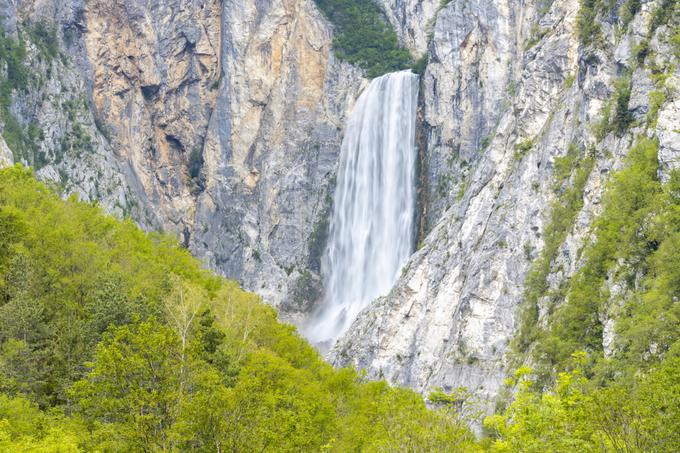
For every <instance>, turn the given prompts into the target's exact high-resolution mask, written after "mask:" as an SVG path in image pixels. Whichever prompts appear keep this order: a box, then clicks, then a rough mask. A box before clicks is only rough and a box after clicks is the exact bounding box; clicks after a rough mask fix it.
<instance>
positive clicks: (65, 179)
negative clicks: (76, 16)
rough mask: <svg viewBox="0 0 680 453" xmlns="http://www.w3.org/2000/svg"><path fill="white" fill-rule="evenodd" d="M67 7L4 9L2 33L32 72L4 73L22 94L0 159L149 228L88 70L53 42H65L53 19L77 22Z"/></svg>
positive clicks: (7, 122) (7, 119)
mask: <svg viewBox="0 0 680 453" xmlns="http://www.w3.org/2000/svg"><path fill="white" fill-rule="evenodd" d="M61 6H64V8H61V7H57V5H50V4H49V3H48V4H44V3H39V4H32V3H30V2H17V3H15V2H3V3H2V5H1V7H0V20H1V21H2V27H3V30H4V31H5V33H6V36H8V37H9V38H11V39H12V40H14V41H15V42H17V43H20V44H19V45H20V47H21V48H22V49H24V54H23V57H22V60H21V64H22V65H23V67H25V68H26V70H25V74H24V75H23V76H17V75H16V74H13V75H10V74H8V72H7V71H8V68H7V67H6V66H3V68H2V74H1V76H0V78H2V80H3V81H5V80H7V79H8V78H9V77H13V78H14V82H13V83H14V85H16V87H15V88H14V89H13V90H11V94H10V96H9V105H8V106H7V110H6V113H3V118H2V123H3V124H2V134H3V136H4V137H3V140H2V143H3V145H4V146H2V148H3V151H1V152H0V153H1V154H4V155H5V158H4V160H5V164H9V163H11V162H21V163H24V164H28V165H32V166H33V167H34V169H35V170H36V175H37V176H38V177H39V178H41V179H43V180H46V181H50V182H52V183H56V184H58V185H59V186H61V187H62V188H63V191H64V193H65V195H69V194H73V193H75V194H78V196H79V197H80V198H81V199H83V200H85V201H91V202H94V201H97V202H98V203H100V204H101V205H102V206H103V207H104V208H105V209H107V210H108V211H109V212H112V213H115V214H118V215H126V214H132V215H134V216H135V217H136V218H138V219H140V221H142V222H145V221H146V219H147V212H145V210H144V209H143V207H141V206H140V205H139V204H138V203H137V201H136V195H135V193H134V190H133V189H132V188H131V187H130V185H129V184H128V181H127V178H126V175H127V174H128V168H127V167H126V166H125V165H124V164H123V163H121V162H120V161H119V160H118V159H116V153H115V150H114V147H113V146H112V145H111V143H110V141H109V139H108V133H107V131H106V130H105V128H104V127H103V125H102V123H100V122H99V121H98V118H97V115H96V112H94V111H93V109H92V108H91V105H90V103H89V101H88V97H87V83H86V80H85V79H84V78H83V77H82V71H81V70H80V68H78V67H77V66H76V65H75V64H74V60H73V59H72V58H70V57H69V56H68V54H67V52H66V51H65V50H64V49H60V48H59V47H58V44H57V42H53V41H54V40H56V39H57V36H58V30H57V29H56V28H55V27H56V26H55V24H54V23H53V22H52V21H53V19H54V18H55V17H56V18H58V19H63V20H64V21H65V23H66V22H69V21H71V20H73V14H72V10H71V9H70V8H67V7H66V6H65V5H61ZM69 23H70V22H69ZM10 137H11V138H12V140H11V141H10ZM10 144H11V145H12V146H8V145H10ZM10 149H11V151H10ZM8 151H9V152H8Z"/></svg>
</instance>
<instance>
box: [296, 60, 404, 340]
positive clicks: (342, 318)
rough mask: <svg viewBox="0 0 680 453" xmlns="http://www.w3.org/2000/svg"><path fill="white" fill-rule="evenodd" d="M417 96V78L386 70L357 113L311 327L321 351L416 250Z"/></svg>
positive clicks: (349, 132)
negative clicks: (320, 295)
mask: <svg viewBox="0 0 680 453" xmlns="http://www.w3.org/2000/svg"><path fill="white" fill-rule="evenodd" d="M417 97H418V76H416V75H415V74H412V73H411V72H410V71H402V72H396V73H392V74H387V75H384V76H382V77H379V78H376V79H374V80H373V81H372V82H371V84H370V85H369V86H368V88H367V89H366V91H364V92H363V93H362V94H361V96H360V97H359V100H358V101H357V103H356V105H355V107H354V110H353V111H352V113H351V115H350V118H349V122H348V124H347V129H346V132H345V137H344V139H343V141H342V150H341V156H340V166H339V168H338V175H337V186H336V189H335V198H334V206H333V214H332V217H331V225H330V235H329V243H328V248H327V250H326V255H325V257H324V261H323V276H324V282H325V288H326V292H325V297H324V300H323V303H322V305H321V307H319V310H318V311H317V312H316V313H315V314H314V315H313V316H312V317H311V319H310V320H309V322H308V323H307V326H306V328H305V329H304V331H305V333H306V335H307V337H308V338H309V339H310V340H311V341H312V342H313V343H316V344H317V345H318V346H319V347H321V348H328V347H330V346H332V344H333V343H334V342H335V340H336V339H337V338H338V337H339V336H340V335H341V334H342V333H343V332H345V330H347V328H349V326H350V324H351V323H352V321H354V319H355V318H356V316H357V315H358V314H359V312H360V311H361V310H362V309H363V308H364V307H366V305H367V304H368V303H370V302H371V301H372V300H373V299H375V298H377V297H379V296H383V295H385V294H387V293H388V292H389V290H390V289H391V288H392V286H393V285H394V283H395V281H396V279H397V277H398V276H399V273H400V272H401V268H402V266H403V265H404V263H405V262H406V260H407V259H408V257H409V255H410V254H411V252H412V251H413V242H414V217H415V205H416V189H415V184H416V181H415V179H416V178H415V165H416V150H415V122H416V102H417Z"/></svg>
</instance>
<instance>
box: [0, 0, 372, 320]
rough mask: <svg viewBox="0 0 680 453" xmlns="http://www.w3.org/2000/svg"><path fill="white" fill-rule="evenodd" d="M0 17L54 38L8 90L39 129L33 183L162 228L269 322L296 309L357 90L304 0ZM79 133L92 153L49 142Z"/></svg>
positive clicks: (15, 12)
mask: <svg viewBox="0 0 680 453" xmlns="http://www.w3.org/2000/svg"><path fill="white" fill-rule="evenodd" d="M0 13H1V14H2V17H3V23H4V25H5V28H7V29H10V31H11V29H12V27H14V28H15V29H16V28H17V27H18V29H19V30H20V31H21V30H28V29H29V27H30V26H31V24H34V23H38V22H39V21H40V23H43V22H44V23H45V24H48V25H49V24H53V23H54V24H55V27H56V29H55V36H54V39H55V40H58V41H59V42H60V44H61V49H60V50H59V52H60V56H61V57H60V58H53V59H52V60H50V61H49V62H47V63H45V62H38V63H37V64H38V67H39V68H40V69H41V71H42V73H45V74H48V73H49V74H51V76H50V77H48V81H47V82H46V83H41V84H40V88H39V89H38V90H35V91H33V93H34V95H29V96H26V95H25V94H24V93H15V95H14V97H13V98H14V99H15V100H16V102H15V103H16V105H17V107H16V108H15V109H14V110H16V111H17V112H18V113H17V114H18V115H19V116H20V117H21V118H20V119H22V123H23V124H24V126H26V127H28V125H29V123H31V122H35V123H37V124H39V126H40V127H41V128H42V130H43V131H44V132H45V136H46V139H45V140H44V141H43V142H42V144H41V145H40V146H41V147H42V148H41V153H42V155H44V158H43V160H44V164H42V165H41V166H40V169H39V170H38V172H37V174H38V176H39V177H41V178H43V179H52V180H55V181H57V182H60V183H62V184H64V183H65V181H68V182H67V183H66V187H65V188H66V193H71V192H78V193H80V194H81V196H83V198H85V199H87V200H95V199H99V200H102V203H103V205H104V206H105V208H107V210H109V211H110V212H117V213H119V214H121V215H122V214H132V216H133V218H135V220H137V221H138V222H139V223H140V224H141V225H142V226H144V227H146V228H163V229H165V230H166V231H169V232H173V233H175V234H177V235H178V237H179V238H180V239H181V240H182V241H183V242H184V243H185V244H186V245H187V246H188V247H190V248H191V250H192V251H193V252H194V253H195V254H196V255H197V256H199V257H202V258H204V259H205V261H206V262H207V263H208V264H209V265H210V266H211V267H212V268H214V269H215V270H217V271H218V272H221V273H223V274H224V275H226V276H228V277H231V278H235V279H238V280H240V281H241V282H242V283H243V284H244V286H245V287H246V288H247V289H250V290H254V291H257V292H258V293H260V294H261V295H263V296H264V297H265V299H266V300H267V301H268V302H270V303H272V304H274V305H281V304H282V303H283V305H281V309H282V313H283V315H284V317H285V316H287V313H290V316H294V313H297V312H300V311H304V310H307V309H309V305H310V304H311V303H313V302H314V301H315V299H316V298H317V296H318V294H319V291H320V278H319V275H318V274H319V257H320V254H321V251H322V248H323V246H324V241H325V233H326V223H325V221H326V218H327V217H328V209H329V205H330V199H329V195H328V194H329V190H331V189H330V188H329V186H330V185H332V182H333V174H334V171H335V167H336V163H337V157H338V153H339V149H340V142H341V131H342V127H343V126H344V119H345V115H346V113H347V111H348V110H349V108H350V106H351V105H352V103H353V102H354V100H355V98H356V96H357V94H358V91H359V90H360V88H361V86H362V84H363V83H364V80H363V78H362V75H361V73H360V71H358V70H357V69H356V68H354V67H352V66H349V65H347V64H343V63H341V62H339V61H336V60H335V59H334V58H333V56H332V54H331V29H330V27H329V25H328V24H327V22H326V21H325V19H323V17H322V16H321V15H320V13H319V12H318V10H317V9H316V7H315V5H314V3H313V1H312V0H271V1H257V2H252V1H238V0H231V1H225V2H218V1H210V0H206V1H197V2H189V3H186V2H180V1H175V0H167V1H160V2H137V1H122V2H107V1H99V0H95V1H93V2H87V4H85V3H84V2H82V1H80V0H70V1H61V0H53V1H48V2H32V1H24V2H21V3H20V4H19V7H18V8H16V9H15V8H13V7H12V4H10V3H8V4H7V5H5V2H3V8H0ZM20 34H21V33H20ZM22 36H23V35H22ZM32 55H36V57H35V58H38V56H39V55H40V52H39V49H37V48H36V49H34V51H31V52H29V56H30V58H31V61H30V63H31V64H32V65H33V64H34V63H35V62H34V57H33V56H32ZM42 79H43V78H42V77H41V81H42ZM52 96H54V97H59V98H61V99H62V100H61V101H59V103H56V104H55V103H54V102H52V101H51V99H52ZM45 98H47V101H45V100H44V99H45ZM72 101H73V102H72ZM65 102H67V104H65ZM36 110H38V111H37V112H36ZM25 112H26V113H25ZM74 128H77V129H78V130H77V131H75V132H74V131H73V129H74ZM83 131H84V132H83ZM81 136H86V137H87V143H86V144H89V146H88V148H92V153H93V155H92V157H91V158H90V157H89V156H84V155H83V154H82V153H81V150H82V148H83V146H82V143H80V142H77V143H73V144H72V145H73V146H72V148H73V149H74V151H73V153H70V152H69V151H68V149H66V148H64V147H63V146H59V143H60V141H62V142H63V141H64V140H67V141H68V140H70V141H68V144H71V142H72V141H74V140H75V139H80V137H81ZM60 137H66V138H63V139H62V138H60ZM74 137H75V139H74ZM83 140H85V139H83ZM83 140H81V141H83ZM69 149H70V148H69ZM75 150H77V151H75ZM76 152H77V154H75V153H76ZM5 160H7V159H5ZM15 160H21V159H15ZM27 163H29V164H33V162H31V161H29V162H27ZM37 167H38V166H37V165H36V168H37ZM71 186H72V187H71ZM116 187H120V188H119V189H116ZM290 319H293V318H290Z"/></svg>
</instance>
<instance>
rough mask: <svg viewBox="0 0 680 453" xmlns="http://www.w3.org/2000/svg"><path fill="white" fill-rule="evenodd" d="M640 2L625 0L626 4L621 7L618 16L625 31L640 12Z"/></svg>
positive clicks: (637, 0)
mask: <svg viewBox="0 0 680 453" xmlns="http://www.w3.org/2000/svg"><path fill="white" fill-rule="evenodd" d="M640 7H641V4H640V0H626V2H625V3H624V4H623V5H621V10H620V12H619V16H620V19H621V27H622V28H623V29H625V28H626V27H627V26H628V24H629V23H630V21H631V20H633V17H635V15H636V14H637V13H638V12H639V11H640Z"/></svg>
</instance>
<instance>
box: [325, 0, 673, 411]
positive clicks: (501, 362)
mask: <svg viewBox="0 0 680 453" xmlns="http://www.w3.org/2000/svg"><path fill="white" fill-rule="evenodd" d="M411 3H412V4H417V3H418V2H417V1H415V0H414V1H413V2H411ZM541 5H542V6H541ZM541 5H533V4H523V3H518V2H515V1H513V0H508V1H493V2H491V1H484V0H478V1H472V2H451V3H450V4H448V6H446V7H445V8H444V9H442V10H441V11H440V12H439V14H438V16H437V19H436V25H435V28H434V34H433V38H432V41H431V42H430V44H429V50H428V53H429V60H430V64H429V66H428V67H427V70H426V72H425V74H424V76H423V80H422V88H421V93H422V99H421V107H420V108H421V117H422V121H423V125H422V127H423V128H424V130H423V134H424V136H425V140H424V142H425V143H426V147H427V148H426V149H427V151H426V152H425V153H424V155H425V156H426V160H425V162H423V171H424V172H425V178H424V179H426V180H427V181H428V183H429V184H428V187H427V197H426V199H427V201H428V205H427V208H428V210H427V212H426V213H425V220H426V222H427V226H426V229H425V231H426V232H427V236H426V237H425V238H424V240H423V242H422V244H421V246H420V248H419V250H418V251H417V252H416V253H415V254H414V255H413V257H412V258H411V260H410V261H409V262H408V263H407V265H406V266H405V269H404V271H403V273H402V276H401V278H400V279H399V281H398V282H397V284H396V285H395V287H394V289H393V290H392V291H391V292H390V294H389V295H388V296H386V297H383V298H380V299H378V300H377V301H375V302H374V303H373V304H372V305H371V306H369V307H368V308H367V309H366V310H364V311H363V312H362V314H360V315H359V317H358V319H357V320H356V321H355V323H354V324H353V326H352V327H351V328H350V330H349V332H347V334H346V335H345V336H344V337H343V338H341V339H340V340H339V342H338V344H336V346H335V348H334V349H333V350H332V351H331V353H330V359H331V360H332V361H333V363H335V364H337V365H353V366H356V367H358V368H364V369H366V370H367V372H368V375H369V377H374V378H386V379H387V380H389V381H390V382H393V383H396V384H399V385H404V386H409V387H412V388H415V389H417V390H419V391H421V392H423V393H427V392H429V391H431V390H432V389H434V388H437V387H441V388H443V389H444V390H450V389H452V388H455V387H458V386H466V387H468V388H470V389H471V390H473V391H474V392H475V393H477V395H479V396H480V397H481V398H482V399H483V400H484V401H487V402H489V401H492V400H493V399H494V398H495V397H496V395H497V394H498V392H499V390H500V388H501V386H502V382H503V379H504V377H505V376H506V372H507V367H508V366H509V362H508V358H509V355H508V354H509V352H510V349H509V344H510V342H511V341H512V339H513V336H514V334H515V331H516V328H517V318H518V314H519V310H520V306H521V303H522V300H523V292H524V279H525V277H526V275H527V272H528V270H529V269H530V266H531V263H532V261H533V260H535V259H536V257H538V256H539V254H540V253H541V252H542V250H543V247H544V245H545V243H544V233H545V228H546V227H547V224H548V223H549V218H550V213H551V205H552V203H553V202H555V200H556V199H557V197H558V194H559V192H560V190H561V189H559V188H558V189H557V190H556V188H555V184H556V176H555V171H554V168H555V161H556V159H557V158H560V157H562V156H565V155H566V154H567V152H568V150H569V148H570V145H572V146H575V147H577V148H578V149H584V150H585V149H592V150H593V151H592V152H593V153H594V155H595V156H596V157H595V162H594V166H593V169H592V171H591V172H590V175H589V177H588V179H587V182H586V184H585V187H584V188H583V207H582V208H581V210H580V212H578V213H577V214H576V215H575V222H574V225H573V228H572V230H571V232H570V233H569V234H568V235H567V238H566V239H565V241H564V242H563V244H562V245H561V246H560V247H559V250H558V253H557V254H556V256H555V257H554V259H553V260H551V264H552V265H551V272H550V274H549V275H548V277H547V282H548V284H549V285H550V286H551V287H557V286H559V285H560V283H561V282H564V281H565V279H566V278H568V277H569V276H570V275H573V273H574V272H575V270H576V269H578V267H579V264H580V261H579V256H580V251H581V250H582V248H583V247H584V245H585V244H586V243H587V241H588V237H589V234H590V225H591V223H592V219H593V217H594V216H596V215H597V214H598V213H599V209H600V207H599V205H600V199H601V196H602V193H603V191H604V189H605V186H606V184H605V183H606V180H607V176H608V174H609V173H610V172H611V171H612V170H614V169H616V168H618V167H619V166H620V165H621V164H622V160H623V156H625V154H626V152H627V150H628V149H629V147H630V146H631V144H632V143H633V141H634V138H635V137H636V136H637V135H639V134H644V135H653V134H654V133H655V131H654V130H652V129H651V128H649V127H648V125H649V124H650V120H649V119H648V116H647V115H648V113H649V92H650V91H651V90H653V89H655V88H654V84H653V83H651V82H650V80H651V77H652V72H651V71H650V69H649V66H645V65H642V66H639V67H637V65H636V64H635V61H634V59H635V58H636V55H635V54H634V53H633V51H632V49H633V46H634V44H633V43H636V42H639V41H640V40H642V39H644V37H645V36H646V34H647V31H648V30H649V23H650V17H651V12H652V11H653V9H654V8H655V7H656V6H657V4H655V3H647V4H645V5H643V7H642V11H641V12H640V13H638V14H637V15H636V16H635V17H634V19H633V21H632V23H631V24H630V27H629V28H628V32H627V33H623V34H621V32H619V31H618V30H617V29H616V28H615V27H613V26H612V24H611V23H609V22H607V21H605V20H603V21H601V24H600V25H601V28H602V33H603V39H602V42H601V43H598V44H596V45H594V46H582V45H580V44H579V42H578V40H577V37H576V35H577V34H576V18H577V13H578V9H579V2H578V1H576V0H556V1H554V2H552V3H547V4H546V3H545V2H544V3H543V4H541ZM608 20H609V19H608ZM668 35H669V33H668V29H664V28H663V27H662V28H659V29H658V30H656V32H655V33H654V36H653V39H651V40H650V41H649V42H650V55H652V57H651V58H656V59H657V60H658V61H657V62H656V63H657V64H656V67H657V68H658V67H660V68H666V69H665V70H669V69H668V68H672V67H673V66H672V65H670V64H669V63H670V61H669V60H670V59H672V58H674V57H673V53H672V52H670V51H668V49H665V44H663V43H664V42H665V41H667V38H663V39H662V37H667V36H668ZM620 36H623V37H621V38H620V39H619V37H620ZM615 42H616V43H618V44H617V45H615V46H612V45H610V44H608V43H615ZM636 67H637V69H636ZM626 68H631V70H632V75H631V96H630V103H629V111H630V113H631V115H632V117H633V120H632V123H631V126H630V127H629V129H628V131H627V132H626V133H624V134H618V133H614V132H612V131H611V130H605V131H604V132H603V133H601V132H596V131H595V129H596V127H594V126H595V125H596V124H597V123H598V122H600V123H601V118H602V111H603V108H604V107H605V106H606V105H608V104H609V105H611V101H610V98H611V97H612V95H613V91H614V89H613V86H614V81H615V80H617V78H618V77H619V76H620V75H621V74H622V73H623V72H625V70H626ZM676 68H677V66H676ZM669 77H670V78H669V80H668V81H666V85H665V88H663V90H664V92H665V93H666V95H667V97H666V101H665V103H664V106H663V107H662V108H661V110H660V112H659V117H658V123H657V126H656V133H657V134H658V136H659V140H660V143H661V150H662V151H661V153H660V158H661V160H662V163H663V162H667V164H666V165H667V166H668V167H671V166H672V165H673V162H674V160H673V159H675V158H677V152H676V151H675V149H676V148H677V145H678V143H679V142H678V137H677V135H672V134H674V133H676V132H677V131H675V132H672V131H671V129H674V128H675V129H677V121H675V120H674V118H675V112H676V110H677V108H676V106H677V104H676V102H677V101H676V99H677V96H678V90H677V89H676V88H675V84H676V83H677V82H676V81H677V78H678V71H677V69H675V72H674V73H672V74H669ZM656 89H658V88H656ZM673 124H676V126H673ZM664 150H665V151H664ZM567 176H568V175H567ZM565 184H570V182H569V180H568V178H567V182H565ZM543 314H544V313H543Z"/></svg>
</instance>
